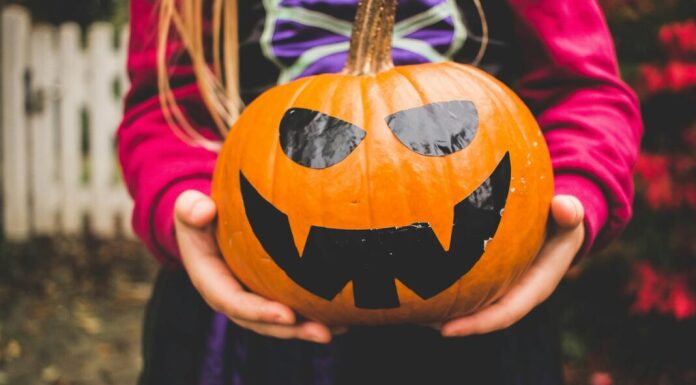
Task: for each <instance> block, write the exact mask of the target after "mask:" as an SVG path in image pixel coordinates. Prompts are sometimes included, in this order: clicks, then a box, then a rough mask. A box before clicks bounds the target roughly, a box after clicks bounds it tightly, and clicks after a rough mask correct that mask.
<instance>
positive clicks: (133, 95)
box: [117, 0, 216, 264]
mask: <svg viewBox="0 0 696 385" xmlns="http://www.w3.org/2000/svg"><path fill="white" fill-rule="evenodd" d="M155 3H156V1H151V0H132V1H131V5H130V7H131V12H130V15H131V31H130V42H129V51H128V74H129V77H130V81H131V86H130V90H129V91H128V94H127V96H126V100H125V115H124V118H123V121H122V122H121V125H120V126H119V129H118V134H117V139H118V154H119V160H120V162H121V167H122V171H123V175H124V177H125V181H126V184H127V186H128V190H129V192H130V194H131V196H132V197H133V199H134V201H135V208H134V210H133V228H134V230H135V232H136V234H137V235H138V236H139V237H140V238H141V239H142V240H143V241H144V242H145V244H146V245H147V247H148V248H149V249H150V251H151V252H152V253H153V254H154V255H155V256H156V257H157V259H159V260H160V261H161V262H162V263H165V264H176V263H178V259H179V255H178V250H177V246H176V240H175V237H174V226H173V207H174V201H175V200H176V198H177V196H178V195H179V194H180V193H181V192H182V191H184V190H186V189H195V190H199V191H202V192H204V193H206V194H207V193H209V192H210V181H211V177H212V171H213V167H214V165H215V159H216V154H215V153H213V152H210V151H207V150H205V149H203V148H199V147H193V146H190V145H188V144H186V143H184V142H183V141H181V140H180V139H179V138H177V137H176V136H175V135H174V133H173V131H172V130H171V128H170V127H169V125H168V124H167V122H166V120H165V118H164V115H163V113H162V110H161V108H160V102H159V97H158V88H157V70H156V46H157V28H156V26H157V17H158V15H157V9H156V7H155V6H154V5H153V4H155ZM168 48H169V49H168V52H181V50H180V48H181V47H180V46H178V44H177V43H176V42H174V41H171V42H170V43H169V45H168ZM170 57H171V55H170ZM170 70H171V71H173V72H172V89H173V91H174V94H175V97H176V99H177V101H178V103H179V104H180V106H181V108H182V110H183V111H184V112H185V113H186V114H187V115H188V117H189V120H190V121H191V122H193V124H194V126H196V127H197V128H198V129H200V130H201V131H203V132H205V131H206V130H208V131H210V130H209V129H208V128H209V127H212V124H211V123H210V122H209V121H208V115H207V112H206V110H205V107H204V104H203V102H202V100H201V96H200V94H199V92H198V87H197V85H196V83H195V78H194V76H193V71H192V68H191V66H190V63H188V62H187V61H186V58H185V57H182V58H180V59H179V60H177V61H176V64H175V65H173V66H170Z"/></svg>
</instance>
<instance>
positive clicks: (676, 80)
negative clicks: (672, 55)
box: [638, 61, 696, 94]
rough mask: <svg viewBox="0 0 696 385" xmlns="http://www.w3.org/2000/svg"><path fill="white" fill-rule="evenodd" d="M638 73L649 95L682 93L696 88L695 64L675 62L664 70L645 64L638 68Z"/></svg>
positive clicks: (641, 83)
mask: <svg viewBox="0 0 696 385" xmlns="http://www.w3.org/2000/svg"><path fill="white" fill-rule="evenodd" d="M638 73H639V74H640V80H639V81H640V85H641V86H642V88H643V89H644V90H645V92H646V93H648V94H654V93H657V92H661V91H671V92H680V91H683V90H686V89H688V88H690V87H693V86H696V64H693V63H686V62H681V61H673V62H670V63H668V64H667V65H666V66H665V67H664V68H659V67H657V66H655V65H652V64H643V65H641V66H640V67H639V68H638Z"/></svg>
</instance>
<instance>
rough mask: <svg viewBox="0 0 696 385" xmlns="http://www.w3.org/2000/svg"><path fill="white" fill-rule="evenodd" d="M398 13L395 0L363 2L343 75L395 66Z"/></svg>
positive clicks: (366, 0)
mask: <svg viewBox="0 0 696 385" xmlns="http://www.w3.org/2000/svg"><path fill="white" fill-rule="evenodd" d="M395 12H396V0H361V1H360V4H358V12H357V14H356V16H355V22H354V23H353V32H352V34H351V37H350V50H349V51H348V60H347V61H346V66H345V68H344V69H343V73H344V74H349V75H374V74H376V73H378V72H382V71H386V70H389V69H391V68H393V67H394V62H393V61H392V53H391V45H392V34H393V32H394V14H395Z"/></svg>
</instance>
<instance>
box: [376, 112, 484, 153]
mask: <svg viewBox="0 0 696 385" xmlns="http://www.w3.org/2000/svg"><path fill="white" fill-rule="evenodd" d="M385 120H386V121H387V125H388V126H389V128H390V129H391V131H392V132H393V133H394V135H396V137H397V138H398V139H399V141H400V142H401V143H402V144H403V145H404V146H406V147H408V148H409V149H410V150H411V151H414V152H417V153H419V154H421V155H427V156H445V155H449V154H452V153H455V152H457V151H460V150H462V149H464V148H465V147H466V146H468V145H469V143H471V141H472V140H473V139H474V136H475V135H476V131H477V130H478V125H479V118H478V111H477V110H476V106H475V105H474V103H472V102H471V101H468V100H453V101H449V102H439V103H431V104H426V105H424V106H420V107H415V108H409V109H407V110H403V111H399V112H397V113H395V114H392V115H389V116H387V117H386V119H385Z"/></svg>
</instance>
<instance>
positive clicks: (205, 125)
mask: <svg viewBox="0 0 696 385" xmlns="http://www.w3.org/2000/svg"><path fill="white" fill-rule="evenodd" d="M201 2H202V0H187V1H186V2H182V3H181V7H182V9H183V11H182V12H181V13H177V12H174V10H175V9H176V8H175V4H174V0H159V1H154V0H131V35H130V36H131V37H130V49H129V59H128V69H129V74H130V77H131V89H130V92H129V93H128V96H127V98H126V115H125V117H124V120H123V122H122V124H121V127H120V129H119V134H118V138H119V141H118V146H119V156H120V160H121V163H122V166H123V172H124V175H125V178H126V181H127V184H128V187H129V189H130V193H131V194H132V195H133V197H134V199H135V209H134V216H133V224H134V228H135V231H136V232H137V234H138V235H139V236H140V237H141V238H142V239H143V241H144V242H145V244H146V245H147V246H148V247H149V248H150V250H151V251H152V252H153V254H154V255H155V256H156V257H157V258H158V259H159V260H160V261H161V262H162V263H163V268H162V270H161V272H160V274H159V277H158V279H157V282H156V284H155V289H154V292H153V296H152V299H151V302H150V304H149V306H148V309H147V315H146V323H145V335H144V369H143V373H142V376H141V380H140V383H141V384H167V385H174V384H187V385H192V384H201V385H204V384H244V385H248V384H373V383H374V384H392V383H394V384H409V383H413V384H477V385H485V384H522V385H527V384H529V385H546V384H549V385H551V384H559V383H561V382H562V376H561V371H560V369H561V367H560V358H559V356H558V349H559V346H558V345H559V343H558V338H557V332H556V331H555V327H556V326H555V321H554V319H553V309H552V308H550V305H549V304H548V303H547V302H544V301H545V300H546V299H547V298H548V297H549V296H550V294H551V293H552V292H553V290H554V289H555V287H556V285H557V284H558V282H559V281H560V280H561V278H562V277H563V275H564V273H565V272H566V270H567V269H568V267H569V266H570V264H571V263H572V261H573V260H574V259H577V258H579V257H581V256H582V255H584V254H586V253H587V252H589V251H590V250H593V249H595V248H597V247H599V246H601V245H603V244H605V243H606V242H607V241H608V240H610V239H611V238H612V237H614V236H615V235H616V234H617V233H618V232H619V231H620V230H621V229H622V228H623V226H624V225H625V224H626V222H627V221H628V219H629V217H630V215H631V206H630V203H631V199H632V194H633V191H632V181H631V173H630V171H631V167H632V165H633V162H634V160H635V157H636V153H637V149H638V143H639V139H640V134H641V130H642V127H641V122H640V117H639V113H638V107H637V101H636V98H635V96H634V94H633V93H632V92H631V90H629V89H628V88H627V87H626V85H625V84H623V83H622V82H621V81H620V79H619V75H618V69H617V64H616V57H615V53H614V48H613V44H612V41H611V37H610V35H609V31H608V29H607V26H606V24H605V21H604V19H603V16H602V14H601V11H600V9H599V7H598V5H597V4H596V3H595V1H593V0H508V1H507V2H504V1H502V0H501V1H489V2H486V3H485V5H484V6H483V7H482V8H481V4H480V3H479V2H478V0H473V2H469V1H461V2H459V3H457V2H455V1H454V0H441V1H438V0H402V1H401V2H400V4H399V7H398V10H397V29H398V31H399V32H398V33H395V41H397V40H398V39H401V40H400V41H401V43H403V44H399V45H398V46H397V49H395V50H394V61H395V63H396V64H397V65H400V64H407V63H418V62H426V61H435V60H445V59H452V60H457V61H460V62H470V61H476V64H478V65H479V67H481V68H483V69H484V70H486V71H488V72H490V73H492V74H494V75H495V76H497V77H498V78H499V79H501V80H503V81H505V82H507V83H508V84H510V85H511V86H512V87H513V88H514V89H515V90H516V91H517V92H518V93H519V95H520V96H521V97H522V98H523V99H524V100H525V101H526V103H527V104H528V105H529V106H530V107H531V108H532V110H533V112H534V113H535V115H536V116H537V119H538V121H539V124H540V126H541V127H542V130H543V131H544V134H545V137H546V141H547V142H548V145H549V150H550V152H551V157H552V162H553V168H554V173H555V188H556V194H557V196H556V197H555V198H554V200H553V202H552V206H551V216H552V223H551V226H552V230H551V232H550V234H549V236H548V238H547V240H546V242H545V245H544V247H543V248H542V250H541V251H540V253H539V255H538V256H537V258H536V260H535V262H534V264H533V266H532V268H531V269H530V270H529V271H528V272H527V273H526V274H525V276H524V277H523V279H522V280H521V281H520V283H519V284H517V285H516V286H515V287H514V288H513V289H512V290H511V291H510V292H509V293H508V294H507V295H505V296H504V297H503V298H502V299H500V300H499V301H498V302H496V303H495V304H493V305H490V306H489V307H487V308H485V309H482V310H480V311H479V312H477V313H475V314H472V315H470V316H467V317H464V318H460V319H455V320H451V321H448V322H446V323H444V324H443V325H429V327H424V326H415V325H406V326H392V327H381V328H367V327H361V328H349V329H335V330H330V329H329V328H328V327H327V326H325V325H322V324H320V323H317V322H312V321H306V320H301V319H299V318H298V317H297V316H296V315H295V314H294V313H293V312H292V311H291V309H289V308H288V307H286V306H285V305H283V304H279V303H275V302H271V301H268V300H266V299H263V298H261V297H259V296H256V295H254V294H252V293H249V292H246V291H244V289H243V288H242V287H241V285H240V284H239V283H238V282H237V281H236V279H235V278H234V277H233V276H232V274H231V273H230V271H229V270H228V269H227V267H226V265H225V264H224V263H223V262H222V260H221V259H220V257H219V252H218V250H217V247H216V244H215V240H214V236H213V234H212V222H213V220H214V217H215V205H214V203H213V202H212V201H211V200H210V199H209V198H208V197H207V194H208V193H209V192H210V181H211V175H212V171H213V168H214V164H215V158H216V153H215V152H214V151H213V150H214V148H215V146H216V140H220V139H221V138H220V136H219V134H217V131H216V130H215V127H222V128H224V126H226V125H228V124H229V123H231V121H233V120H234V118H235V116H236V115H235V113H236V111H235V108H236V106H237V104H236V103H235V94H237V93H238V94H239V95H240V96H241V98H242V100H243V101H244V102H247V103H248V102H249V101H251V100H253V99H254V98H255V97H256V96H257V95H258V94H259V93H261V92H262V91H263V90H265V89H267V88H268V87H271V86H273V85H274V84H275V83H276V82H277V81H286V80H290V79H292V78H296V77H299V76H306V75H311V74H315V73H321V72H335V71H338V70H340V69H341V67H342V65H343V63H344V62H345V49H344V48H342V47H344V46H342V45H341V44H343V42H345V41H346V40H347V37H346V33H347V32H346V28H348V27H349V26H350V22H351V21H352V18H353V16H354V14H355V7H356V2H355V1H352V0H351V1H347V0H311V1H310V0H283V1H280V0H264V1H248V0H241V1H239V2H238V4H235V2H234V1H228V2H223V0H215V1H211V2H209V3H208V2H203V3H202V4H201ZM153 3H154V4H153ZM158 5H159V7H161V8H159V12H160V18H159V19H158V18H157V14H158ZM476 6H478V7H479V9H477V7H476ZM235 12H238V18H237V20H238V23H234V21H235V17H234V16H235V15H234V13H235ZM484 14H485V19H484V18H480V17H479V16H481V15H484ZM484 21H487V23H485V22H484ZM225 23H227V24H225ZM158 25H159V27H160V28H162V29H164V30H165V31H166V30H168V27H169V26H170V25H172V26H173V27H175V28H176V29H178V30H179V32H180V33H181V35H182V38H181V39H176V38H174V37H173V36H171V35H170V34H167V33H164V34H160V35H161V36H162V37H163V38H162V39H161V40H160V41H158V34H157V31H156V30H157V26H158ZM220 25H223V27H221V28H220ZM230 25H233V26H235V27H236V28H225V26H228V27H229V26H230ZM347 26H348V27H347ZM220 29H222V30H223V31H224V33H222V35H224V36H223V37H221V38H219V37H217V36H216V33H214V32H216V31H218V30H220ZM486 29H487V30H488V31H489V35H488V34H485V33H482V32H483V31H485V30H486ZM237 33H238V34H239V35H238V37H237V36H236V34H237ZM348 33H349V31H348ZM199 35H203V39H202V40H203V41H204V44H198V40H197V37H198V36H199ZM220 41H224V43H225V44H223V45H224V49H220V50H218V49H217V48H211V47H216V46H217V45H218V44H214V43H217V42H220ZM237 42H238V43H239V46H238V48H239V49H238V51H239V62H238V65H237V64H236V59H235V55H234V53H235V52H237V49H236V48H237ZM184 43H186V45H184ZM483 44H487V45H488V49H487V50H486V51H482V50H481V51H480V50H479V48H480V46H481V45H483ZM158 45H159V48H160V50H159V51H158ZM187 49H188V50H187ZM186 52H187V53H186ZM477 52H478V53H480V52H484V53H485V55H483V58H482V60H480V59H481V55H480V54H477ZM158 53H159V54H160V56H159V58H160V59H167V61H168V62H169V66H168V68H167V70H168V74H169V79H167V78H166V76H164V77H160V79H159V80H160V81H159V84H158V81H157V79H158ZM221 57H224V58H225V60H223V59H221ZM163 62H164V61H163V60H160V67H161V64H162V63H163ZM206 62H211V63H212V66H211V67H212V68H213V69H214V70H215V71H214V72H215V73H217V74H219V75H220V77H222V78H223V79H224V80H223V81H218V80H216V79H214V78H213V77H211V73H212V72H208V70H207V66H206ZM223 62H224V63H223ZM236 71H238V72H239V84H238V85H237V82H236V75H235V74H236ZM159 73H160V75H162V74H164V75H166V74H167V73H166V72H162V71H160V72H159ZM222 83H224V84H225V89H224V90H222V88H221V87H220V84H222ZM160 101H162V102H163V103H160ZM162 105H164V106H165V107H166V108H164V109H163V108H162ZM211 111H212V112H211ZM171 122H174V123H175V124H176V125H177V126H178V131H177V130H173V129H172V127H171V125H170V123H171ZM182 131H183V132H184V133H186V134H187V135H188V136H189V137H194V138H195V139H196V141H197V142H198V143H199V144H202V145H200V146H192V145H190V144H188V143H187V142H186V141H184V140H181V139H180V137H179V135H177V134H178V133H180V132H182Z"/></svg>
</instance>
